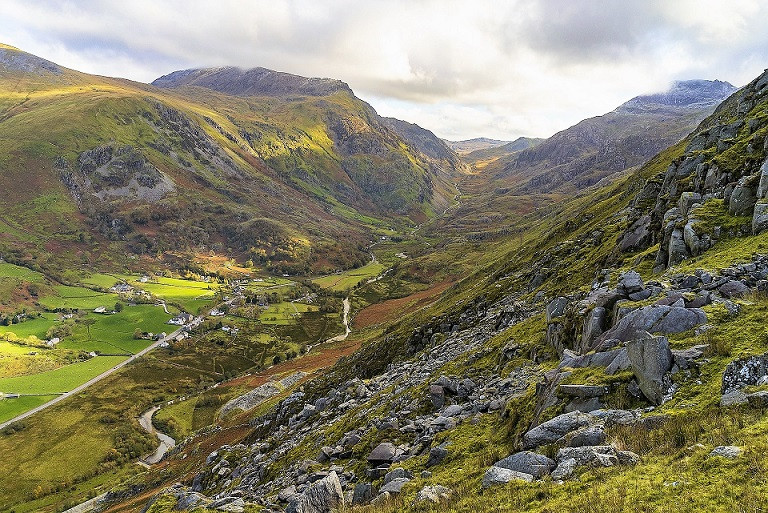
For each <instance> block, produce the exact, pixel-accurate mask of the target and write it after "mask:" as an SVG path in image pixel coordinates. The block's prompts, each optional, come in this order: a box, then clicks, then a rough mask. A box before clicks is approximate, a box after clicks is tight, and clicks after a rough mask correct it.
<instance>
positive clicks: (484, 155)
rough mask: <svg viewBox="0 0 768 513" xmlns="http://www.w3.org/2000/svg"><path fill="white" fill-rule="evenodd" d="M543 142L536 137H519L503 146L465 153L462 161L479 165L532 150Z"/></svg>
mask: <svg viewBox="0 0 768 513" xmlns="http://www.w3.org/2000/svg"><path fill="white" fill-rule="evenodd" d="M543 140H544V139H538V138H535V137H518V138H517V139H515V140H514V141H512V142H507V143H504V144H502V145H501V146H491V147H489V148H482V149H477V150H472V151H470V152H468V153H464V154H462V159H463V160H464V161H465V162H469V163H473V164H477V163H480V162H483V161H489V160H495V159H498V158H501V157H508V156H509V155H511V154H512V153H517V152H518V151H523V150H526V149H528V148H532V147H534V146H536V145H537V144H539V143H540V142H542V141H543Z"/></svg>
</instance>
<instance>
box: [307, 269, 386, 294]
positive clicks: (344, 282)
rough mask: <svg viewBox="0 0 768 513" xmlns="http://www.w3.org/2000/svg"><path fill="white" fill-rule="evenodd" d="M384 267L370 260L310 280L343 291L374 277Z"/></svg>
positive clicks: (327, 287) (324, 286)
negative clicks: (342, 270) (364, 263)
mask: <svg viewBox="0 0 768 513" xmlns="http://www.w3.org/2000/svg"><path fill="white" fill-rule="evenodd" d="M386 268H387V267H386V266H385V265H384V264H382V263H380V262H371V263H369V264H367V265H364V266H363V267H359V268H357V269H351V270H349V271H344V272H341V273H338V274H331V275H328V276H323V277H322V278H315V279H314V280H312V281H313V282H314V283H316V284H317V285H320V286H321V287H323V288H324V289H329V290H332V291H336V292H345V291H348V290H350V289H352V288H354V287H356V286H357V285H359V284H361V283H363V282H365V281H367V280H370V279H372V278H375V277H376V276H378V275H379V274H381V272H382V271H384V270H385V269H386Z"/></svg>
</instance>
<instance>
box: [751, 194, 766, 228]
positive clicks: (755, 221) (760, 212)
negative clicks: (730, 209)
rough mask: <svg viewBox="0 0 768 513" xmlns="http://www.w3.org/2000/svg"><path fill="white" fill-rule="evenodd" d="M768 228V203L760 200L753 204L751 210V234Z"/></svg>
mask: <svg viewBox="0 0 768 513" xmlns="http://www.w3.org/2000/svg"><path fill="white" fill-rule="evenodd" d="M765 230H768V203H763V202H762V201H761V202H759V203H757V204H755V210H754V211H753V212H752V234H754V235H757V234H758V233H763V232H764V231H765Z"/></svg>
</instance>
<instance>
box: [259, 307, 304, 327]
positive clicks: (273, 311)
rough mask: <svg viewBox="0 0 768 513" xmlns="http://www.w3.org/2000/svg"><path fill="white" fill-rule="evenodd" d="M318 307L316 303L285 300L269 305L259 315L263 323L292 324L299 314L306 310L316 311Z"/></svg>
mask: <svg viewBox="0 0 768 513" xmlns="http://www.w3.org/2000/svg"><path fill="white" fill-rule="evenodd" d="M317 309H318V308H317V307H316V306H314V305H306V304H304V303H291V302H289V301H284V302H282V303H275V304H271V305H269V308H267V309H266V310H264V311H263V312H262V313H261V314H260V315H259V321H261V323H262V324H282V325H286V324H292V323H294V322H296V318H297V317H298V316H299V314H302V313H304V312H316V311H317Z"/></svg>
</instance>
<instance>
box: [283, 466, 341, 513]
mask: <svg viewBox="0 0 768 513" xmlns="http://www.w3.org/2000/svg"><path fill="white" fill-rule="evenodd" d="M343 506H344V492H343V490H342V489H341V483H340V482H339V476H337V475H336V472H330V473H329V474H328V476H326V477H324V478H323V479H321V480H319V481H317V482H315V483H313V484H312V485H310V486H309V487H308V488H307V489H306V490H304V492H303V493H302V494H301V495H299V496H297V497H294V499H293V500H291V502H290V504H289V505H288V508H286V510H285V511H286V513H330V512H331V511H333V510H335V509H337V508H339V507H343Z"/></svg>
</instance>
